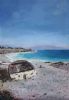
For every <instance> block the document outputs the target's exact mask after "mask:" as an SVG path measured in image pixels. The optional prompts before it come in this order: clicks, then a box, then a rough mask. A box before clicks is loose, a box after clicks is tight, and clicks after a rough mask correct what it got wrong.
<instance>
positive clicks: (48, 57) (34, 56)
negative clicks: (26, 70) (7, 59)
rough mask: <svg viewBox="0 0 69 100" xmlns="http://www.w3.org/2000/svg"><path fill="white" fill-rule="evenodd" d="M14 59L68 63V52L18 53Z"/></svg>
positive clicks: (39, 51)
mask: <svg viewBox="0 0 69 100" xmlns="http://www.w3.org/2000/svg"><path fill="white" fill-rule="evenodd" d="M14 59H16V60H17V59H20V60H21V59H23V60H24V59H25V60H26V59H27V60H40V61H44V62H69V50H37V51H33V52H26V53H18V54H16V56H14Z"/></svg>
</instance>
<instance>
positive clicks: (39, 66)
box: [0, 53, 69, 100]
mask: <svg viewBox="0 0 69 100" xmlns="http://www.w3.org/2000/svg"><path fill="white" fill-rule="evenodd" d="M17 54H18V53H11V54H2V57H0V59H1V58H2V61H3V60H4V61H5V62H6V63H7V60H8V61H9V62H10V63H11V60H10V59H9V58H8V57H11V56H9V55H12V56H14V55H17ZM7 55H8V57H7ZM0 56H1V55H0ZM30 62H31V63H32V64H33V65H34V68H35V70H36V75H35V76H33V77H32V78H30V79H28V80H26V81H24V80H18V81H11V82H10V81H7V82H5V83H3V87H2V88H3V89H5V90H8V91H10V92H12V93H13V95H14V96H15V97H18V98H24V100H32V99H34V100H39V98H40V99H41V98H43V99H44V98H47V99H48V97H51V96H52V97H53V98H54V97H55V98H58V99H57V100H66V99H67V98H68V99H69V84H68V83H69V71H67V70H62V69H60V68H56V67H55V66H53V65H52V66H51V65H50V64H51V62H46V63H45V62H42V61H37V60H32V61H30ZM6 63H5V64H4V65H3V66H7V65H8V64H7V65H6ZM0 66H1V65H0ZM3 66H2V67H3ZM2 88H1V89H2ZM63 97H64V98H65V99H59V98H63ZM41 100H42V99H41ZM50 100H51V99H50ZM52 100H55V99H52Z"/></svg>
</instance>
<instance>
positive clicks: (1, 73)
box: [0, 68, 11, 82]
mask: <svg viewBox="0 0 69 100" xmlns="http://www.w3.org/2000/svg"><path fill="white" fill-rule="evenodd" d="M0 80H2V81H3V82H5V81H7V80H11V78H10V74H9V73H8V71H7V70H6V69H2V68H0Z"/></svg>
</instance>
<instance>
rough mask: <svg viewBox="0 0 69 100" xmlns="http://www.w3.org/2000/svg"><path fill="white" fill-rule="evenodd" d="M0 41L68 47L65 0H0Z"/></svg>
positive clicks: (68, 1) (68, 10)
mask: <svg viewBox="0 0 69 100" xmlns="http://www.w3.org/2000/svg"><path fill="white" fill-rule="evenodd" d="M0 44H4V45H11V46H22V47H40V46H41V47H43V46H44V47H46V46H51V47H53V46H54V47H61V48H69V0H0Z"/></svg>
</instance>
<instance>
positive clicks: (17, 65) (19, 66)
mask: <svg viewBox="0 0 69 100" xmlns="http://www.w3.org/2000/svg"><path fill="white" fill-rule="evenodd" d="M33 69H34V67H33V65H32V64H31V63H30V62H28V61H26V60H17V61H15V62H13V63H11V64H10V65H9V66H8V72H9V73H10V74H13V73H19V72H25V71H29V70H33Z"/></svg>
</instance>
